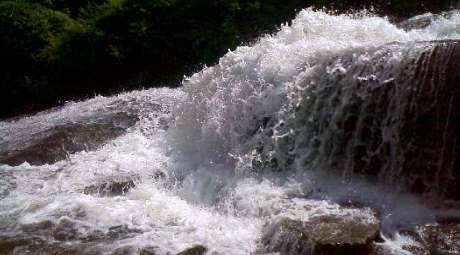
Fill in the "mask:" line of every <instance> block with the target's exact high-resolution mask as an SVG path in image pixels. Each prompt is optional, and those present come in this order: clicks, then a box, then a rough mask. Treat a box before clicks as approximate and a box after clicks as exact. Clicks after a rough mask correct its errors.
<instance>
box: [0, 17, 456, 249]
mask: <svg viewBox="0 0 460 255" xmlns="http://www.w3.org/2000/svg"><path fill="white" fill-rule="evenodd" d="M419 18H420V17H419ZM426 18H428V20H429V22H428V23H424V26H423V27H418V26H416V25H414V26H407V27H406V30H404V29H403V28H400V27H398V26H397V25H395V24H392V23H390V22H389V21H388V20H387V19H386V18H382V17H376V16H373V15H371V14H369V13H366V12H360V13H355V14H348V15H334V14H329V13H326V12H323V11H313V10H312V9H306V10H302V11H300V12H299V13H298V15H297V17H296V18H295V19H294V20H293V21H292V24H291V25H283V26H282V27H281V28H280V30H279V31H278V32H277V33H274V34H272V35H265V36H263V37H261V38H259V39H258V40H257V41H256V42H255V43H254V44H253V45H251V46H241V47H238V48H237V49H235V50H234V51H229V52H228V53H227V54H226V55H225V56H223V57H222V58H221V59H220V60H219V62H218V63H217V64H216V65H214V66H210V67H206V68H204V69H203V70H201V71H200V72H198V73H196V74H194V75H192V76H190V77H186V78H185V79H184V81H183V86H182V87H181V88H178V89H167V88H156V89H155V88H154V89H149V90H142V91H133V92H128V93H123V94H120V95H117V96H113V97H101V96H99V97H95V98H93V99H89V100H86V101H82V102H68V103H66V104H65V105H64V106H62V107H60V108H56V109H51V110H49V111H45V112H41V113H38V114H35V115H32V116H28V117H22V118H17V119H13V120H9V121H3V122H0V177H1V178H0V249H2V248H5V249H7V248H8V249H12V248H11V247H15V248H14V249H15V250H11V251H10V253H7V254H25V253H27V251H32V252H35V253H36V254H40V252H41V254H43V253H50V252H56V251H66V252H70V253H72V254H79V253H82V252H84V253H95V254H136V251H138V249H143V250H142V251H143V252H146V253H147V252H150V253H154V254H175V253H177V252H180V251H182V250H184V249H187V248H190V247H193V246H194V245H204V246H206V247H207V249H208V251H209V252H210V253H212V254H254V253H255V252H258V251H260V249H261V248H260V246H261V245H262V244H261V235H262V232H263V231H264V228H265V227H266V225H268V224H270V222H272V221H274V220H275V219H278V218H279V217H289V218H291V219H296V220H306V219H309V218H311V217H316V216H325V215H326V216H327V215H331V214H333V215H335V216H337V215H339V216H341V215H343V216H344V217H346V216H347V215H358V216H359V217H362V218H365V216H366V215H367V214H366V213H368V212H369V211H372V212H373V211H375V212H376V214H378V215H379V217H381V219H382V229H383V230H382V232H383V235H384V237H385V238H384V239H385V242H384V244H382V245H383V246H387V247H390V248H391V247H393V248H395V247H396V246H398V245H399V246H398V247H403V246H404V245H406V244H408V243H415V242H416V241H414V240H412V239H410V238H409V237H401V236H400V235H399V234H395V233H397V232H398V230H399V229H398V228H400V227H401V226H404V227H406V226H409V227H414V226H423V225H424V224H427V223H432V222H433V221H434V220H436V219H438V218H439V217H440V215H451V214H458V211H451V210H447V211H446V210H444V211H442V210H437V209H436V208H432V207H430V206H431V205H427V204H426V203H425V202H423V201H426V198H427V197H428V198H433V197H434V198H436V199H439V200H441V201H444V199H452V200H455V201H458V199H459V198H460V197H459V194H460V193H459V189H458V184H459V181H460V171H459V167H460V165H459V160H458V158H457V153H458V152H459V151H460V150H459V149H460V147H459V146H460V145H459V143H460V141H458V139H457V138H458V134H459V131H460V122H459V119H460V111H459V110H458V109H460V108H459V107H458V106H459V96H460V88H459V85H460V76H459V75H460V74H459V72H458V70H460V45H459V43H460V13H459V12H457V11H454V12H449V13H446V14H443V15H439V16H432V15H428V14H427V15H424V16H423V19H426ZM422 198H424V199H425V200H423V199H422ZM350 201H351V202H350ZM344 203H349V204H353V205H362V206H364V207H366V208H367V209H365V210H364V211H362V210H359V209H357V208H353V207H350V208H348V207H343V206H341V204H344ZM398 237H400V239H397V238H398ZM395 238H396V239H395ZM18 240H19V241H18ZM50 240H51V241H50ZM398 251H400V253H399V254H402V253H403V251H402V250H398ZM6 252H8V251H6ZM14 252H15V253H14ZM405 252H409V251H404V253H405ZM409 253H410V252H409ZM409 253H406V254H409Z"/></svg>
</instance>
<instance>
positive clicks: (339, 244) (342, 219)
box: [262, 215, 380, 255]
mask: <svg viewBox="0 0 460 255" xmlns="http://www.w3.org/2000/svg"><path fill="white" fill-rule="evenodd" d="M379 230H380V222H379V220H378V219H377V218H376V217H375V216H374V215H366V216H363V217H362V216H351V215H323V216H315V217H312V218H310V219H308V220H306V221H299V220H292V219H288V218H284V219H281V220H279V221H278V222H276V223H275V224H273V225H271V226H269V227H268V228H267V230H266V231H265V233H264V236H263V238H262V244H263V245H264V247H265V248H264V249H265V251H266V252H279V253H280V254H282V255H296V254H298V255H301V254H302V255H308V254H311V255H317V254H321V255H329V254H334V255H341V254H343V255H346V254H356V255H359V254H366V255H367V254H369V252H370V251H371V247H370V243H371V242H372V241H374V240H375V239H376V238H377V237H378V235H379Z"/></svg>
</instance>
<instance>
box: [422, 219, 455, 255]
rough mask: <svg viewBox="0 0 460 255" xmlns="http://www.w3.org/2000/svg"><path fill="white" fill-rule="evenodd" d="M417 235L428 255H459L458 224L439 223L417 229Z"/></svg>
mask: <svg viewBox="0 0 460 255" xmlns="http://www.w3.org/2000/svg"><path fill="white" fill-rule="evenodd" d="M417 233H418V235H419V236H420V239H421V240H422V243H423V244H424V246H425V247H427V249H428V250H429V251H430V252H431V253H430V254H439V255H444V254H445V255H454V254H456V255H458V254H460V222H459V221H454V222H441V223H439V224H436V225H426V226H423V227H419V228H418V229H417Z"/></svg>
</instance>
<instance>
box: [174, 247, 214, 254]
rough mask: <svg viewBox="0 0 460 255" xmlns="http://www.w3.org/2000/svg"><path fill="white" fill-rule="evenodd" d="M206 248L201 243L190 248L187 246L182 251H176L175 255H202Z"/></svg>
mask: <svg viewBox="0 0 460 255" xmlns="http://www.w3.org/2000/svg"><path fill="white" fill-rule="evenodd" d="M207 251H208V248H206V247H204V246H203V245H195V246H193V247H192V248H188V249H186V250H184V251H181V252H179V253H177V254H176V255H203V254H206V252H207Z"/></svg>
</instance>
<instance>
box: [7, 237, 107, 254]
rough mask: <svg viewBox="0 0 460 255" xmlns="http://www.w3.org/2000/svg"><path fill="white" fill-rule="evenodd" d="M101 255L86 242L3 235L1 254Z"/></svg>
mask: <svg viewBox="0 0 460 255" xmlns="http://www.w3.org/2000/svg"><path fill="white" fill-rule="evenodd" d="M19 254H20V255H23V254H24V255H25V254H30V255H50V254H52V255H80V254H85V255H100V254H102V252H101V251H99V250H98V249H97V248H91V247H88V246H86V245H84V244H66V243H56V242H50V241H49V240H46V239H43V238H38V237H33V236H1V235H0V255H19Z"/></svg>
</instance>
